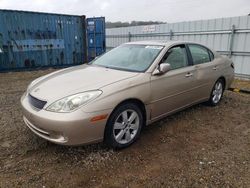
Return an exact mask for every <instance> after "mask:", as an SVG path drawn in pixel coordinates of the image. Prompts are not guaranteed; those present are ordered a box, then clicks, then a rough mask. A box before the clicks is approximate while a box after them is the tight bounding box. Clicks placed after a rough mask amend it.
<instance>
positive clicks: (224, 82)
mask: <svg viewBox="0 0 250 188" xmlns="http://www.w3.org/2000/svg"><path fill="white" fill-rule="evenodd" d="M218 80H222V81H223V87H224V88H223V90H225V89H226V87H227V85H226V84H227V83H226V78H225V77H224V76H220V77H219V78H218V79H217V80H216V82H217V81H218Z"/></svg>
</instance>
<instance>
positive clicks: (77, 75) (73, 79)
mask: <svg viewBox="0 0 250 188" xmlns="http://www.w3.org/2000/svg"><path fill="white" fill-rule="evenodd" d="M136 75H138V73H135V72H127V71H121V70H114V69H108V68H104V67H97V66H90V65H81V66H77V67H73V68H68V69H64V70H60V71H57V72H54V73H52V74H49V75H46V76H44V77H41V78H38V79H37V80H35V81H34V83H33V84H31V85H32V86H31V87H30V88H29V91H28V92H29V93H30V94H31V95H32V96H34V97H36V98H38V99H41V100H46V101H48V102H49V101H51V102H54V101H55V100H58V99H61V98H63V97H66V96H69V95H73V94H76V93H80V92H85V91H91V90H97V89H101V88H102V87H104V86H107V85H110V84H112V83H115V82H119V81H122V80H125V79H128V78H131V77H134V76H136Z"/></svg>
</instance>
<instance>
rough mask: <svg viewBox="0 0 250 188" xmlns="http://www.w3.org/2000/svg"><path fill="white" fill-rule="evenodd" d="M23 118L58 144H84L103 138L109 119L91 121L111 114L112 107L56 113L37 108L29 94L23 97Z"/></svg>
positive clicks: (43, 135) (35, 131)
mask: <svg viewBox="0 0 250 188" xmlns="http://www.w3.org/2000/svg"><path fill="white" fill-rule="evenodd" d="M21 105H22V110H23V119H24V122H25V124H26V125H27V126H28V127H29V129H30V130H31V131H32V132H34V133H35V134H36V135H38V136H40V137H42V138H44V139H46V140H48V141H50V142H53V143H56V144H61V145H83V144H89V143H95V142H99V141H102V140H103V136H104V130H105V125H106V122H107V119H108V117H107V119H104V120H100V121H96V122H91V121H90V120H91V119H92V118H93V117H95V116H98V115H103V114H110V113H111V111H112V109H110V110H105V111H99V112H93V113H86V112H83V111H82V110H80V109H79V110H77V111H75V112H72V113H54V112H49V111H46V110H37V109H35V108H34V107H33V106H32V105H31V104H30V103H29V101H28V99H27V96H26V95H24V96H23V97H22V98H21Z"/></svg>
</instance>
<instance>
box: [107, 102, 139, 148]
mask: <svg viewBox="0 0 250 188" xmlns="http://www.w3.org/2000/svg"><path fill="white" fill-rule="evenodd" d="M142 125H143V115H142V112H141V110H140V108H139V107H138V106H137V105H135V104H133V103H126V104H123V105H121V106H119V107H118V108H117V109H115V111H114V112H113V113H112V114H111V116H110V118H109V121H108V123H107V125H106V130H105V136H104V141H105V143H106V144H107V145H108V146H110V147H112V148H115V149H121V148H125V147H128V146H129V145H131V144H132V143H134V142H135V141H136V140H137V138H138V137H139V135H140V132H141V128H142Z"/></svg>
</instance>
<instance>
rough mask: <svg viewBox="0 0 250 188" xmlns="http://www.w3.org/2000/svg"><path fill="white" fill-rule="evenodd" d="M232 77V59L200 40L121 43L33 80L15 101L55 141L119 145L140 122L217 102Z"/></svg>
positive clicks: (136, 132) (130, 137)
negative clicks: (95, 55)
mask: <svg viewBox="0 0 250 188" xmlns="http://www.w3.org/2000/svg"><path fill="white" fill-rule="evenodd" d="M233 79H234V64H233V62H232V61H231V60H230V59H228V58H227V57H223V56H221V55H219V54H217V53H216V52H214V51H212V50H210V49H209V48H207V47H205V46H203V45H201V44H196V43H190V42H181V41H171V42H152V41H147V42H133V43H126V44H123V45H121V46H119V47H117V48H115V49H113V50H111V51H109V52H107V53H106V54H104V55H102V56H101V57H99V58H97V59H95V60H94V61H92V62H90V63H89V64H85V65H80V66H76V67H73V68H67V69H64V70H60V71H57V72H54V73H51V74H49V75H46V76H43V77H41V78H38V79H36V80H34V81H33V82H32V83H31V84H30V85H29V86H28V89H27V91H26V92H25V94H24V95H23V96H22V98H21V104H22V107H23V115H24V117H23V118H24V122H25V124H26V125H27V126H28V127H29V128H30V130H31V131H33V132H34V133H35V134H37V135H38V136H40V137H42V138H44V139H46V140H48V141H51V142H54V143H56V144H62V145H82V144H89V143H94V142H100V141H104V142H105V143H106V144H107V145H108V146H110V147H113V148H124V147H127V146H129V145H131V144H132V143H134V142H135V141H136V140H137V138H138V137H139V135H140V132H141V129H142V127H143V126H145V125H148V124H150V123H152V122H154V121H157V120H159V119H161V118H163V117H165V116H167V115H169V114H172V113H174V112H177V111H180V110H182V109H185V108H187V107H189V106H191V105H194V104H197V103H201V102H205V101H207V102H208V103H209V104H210V105H212V106H215V105H217V104H218V103H219V102H220V100H221V98H222V95H223V92H224V90H225V89H227V88H228V87H229V86H230V84H231V83H232V81H233Z"/></svg>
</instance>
